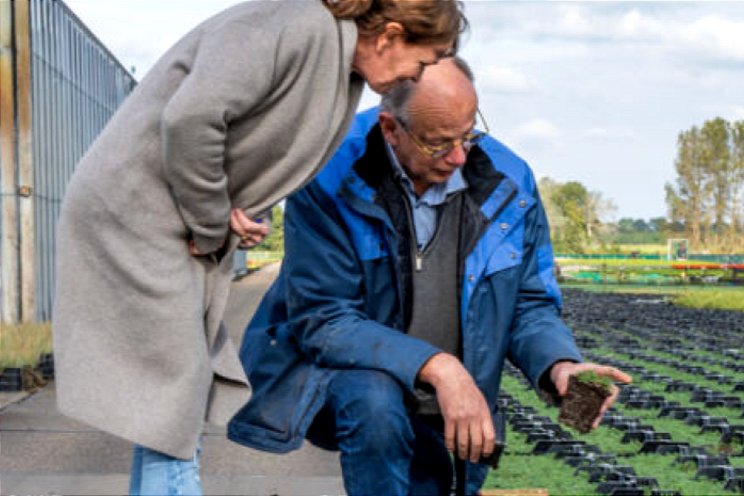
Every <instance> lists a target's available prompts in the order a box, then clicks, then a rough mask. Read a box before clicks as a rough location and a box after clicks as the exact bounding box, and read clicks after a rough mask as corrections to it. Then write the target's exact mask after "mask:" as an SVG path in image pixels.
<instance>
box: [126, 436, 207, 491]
mask: <svg viewBox="0 0 744 496" xmlns="http://www.w3.org/2000/svg"><path fill="white" fill-rule="evenodd" d="M200 454H201V447H197V448H196V453H194V457H193V458H190V459H188V460H181V459H178V458H174V457H172V456H169V455H166V454H164V453H159V452H157V451H154V450H151V449H150V448H146V447H144V446H140V445H135V446H134V451H133V455H132V472H131V477H130V479H129V494H130V495H131V496H201V495H202V489H201V479H200V478H199V456H200Z"/></svg>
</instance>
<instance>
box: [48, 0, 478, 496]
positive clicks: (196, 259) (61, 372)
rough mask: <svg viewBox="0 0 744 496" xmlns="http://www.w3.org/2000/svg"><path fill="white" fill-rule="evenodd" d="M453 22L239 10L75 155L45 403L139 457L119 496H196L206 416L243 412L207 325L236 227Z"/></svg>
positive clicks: (242, 227)
mask: <svg viewBox="0 0 744 496" xmlns="http://www.w3.org/2000/svg"><path fill="white" fill-rule="evenodd" d="M465 24H466V22H465V19H464V17H463V15H462V10H461V5H460V3H459V2H456V1H454V0H446V1H444V0H431V1H429V0H424V1H416V2H410V1H406V0H365V1H359V0H326V1H324V2H321V0H313V1H287V2H246V3H242V4H239V5H236V6H234V7H232V8H230V9H228V10H225V11H224V12H222V13H220V14H218V15H216V16H214V17H212V18H211V19H208V20H207V21H205V22H204V23H202V24H201V25H199V26H197V27H196V28H195V29H193V30H192V31H191V32H190V33H188V34H187V35H186V36H185V37H184V38H182V39H181V40H180V41H179V42H177V43H176V44H175V45H174V46H173V47H172V48H171V49H170V50H169V51H168V52H166V54H165V55H164V56H163V57H162V58H161V59H160V60H159V61H158V62H157V63H156V65H155V66H154V67H153V68H152V69H151V70H150V71H149V73H148V74H147V76H146V77H145V78H144V79H143V80H142V82H141V83H140V84H139V85H138V87H137V88H136V89H135V91H134V92H133V93H132V94H131V95H130V96H129V98H128V99H127V100H126V101H125V102H124V104H123V105H122V106H121V108H120V109H119V110H118V111H117V113H116V114H115V115H114V117H113V118H112V119H111V121H110V122H109V124H108V125H107V127H106V128H105V129H104V130H103V132H102V133H101V135H100V136H99V137H98V139H97V140H96V141H95V142H94V143H93V145H92V146H91V147H90V149H89V150H88V152H87V153H86V155H85V156H84V157H83V159H82V161H81V162H80V163H79V164H78V166H77V169H76V171H75V173H74V175H73V178H72V180H71V182H70V184H69V185H68V188H67V193H66V197H65V200H64V204H63V207H62V214H61V217H60V220H59V227H58V245H57V288H56V298H55V310H54V317H53V329H54V345H55V350H54V351H55V359H56V365H57V396H58V406H59V409H60V410H61V412H62V413H64V414H66V415H68V416H70V417H73V418H75V419H77V420H80V421H83V422H85V423H87V424H90V425H92V426H94V427H97V428H99V429H102V430H104V431H106V432H109V433H111V434H114V435H116V436H119V437H122V438H124V439H127V440H129V441H132V442H133V443H135V444H136V447H135V457H134V463H133V466H132V481H131V483H132V486H131V491H132V492H133V493H136V494H139V493H148V492H149V493H161V494H178V493H179V492H186V493H195V492H198V491H200V488H199V482H198V468H197V461H198V456H197V455H198V450H197V445H198V440H199V436H200V433H201V431H202V428H203V425H204V421H205V419H207V420H210V421H214V422H216V423H223V422H225V421H226V420H227V419H229V418H230V416H231V415H232V414H233V413H234V412H235V411H236V410H237V408H238V407H240V406H242V405H243V404H244V403H245V402H246V401H247V400H248V397H249V394H250V386H249V384H248V382H247V379H246V377H245V374H244V372H243V368H242V366H241V364H240V361H239V359H238V356H237V353H236V352H235V349H234V348H233V344H232V343H231V341H230V338H229V336H228V334H227V330H226V329H225V327H224V325H223V324H222V316H223V311H224V308H225V303H226V301H227V296H228V290H229V286H230V280H231V262H232V260H231V259H232V254H233V252H234V251H235V249H236V248H238V247H239V246H240V245H242V246H243V247H248V246H251V245H253V244H255V243H256V242H258V241H260V240H261V239H262V238H263V236H265V234H266V228H265V227H264V226H262V225H261V224H259V223H257V222H253V221H252V220H251V218H252V217H253V216H255V215H256V214H257V213H259V212H262V211H264V210H266V209H268V208H270V207H271V206H272V205H273V204H275V203H276V202H277V201H279V200H280V199H281V198H283V197H285V196H286V195H288V194H289V193H291V192H292V191H294V190H296V189H298V188H299V187H300V186H302V185H303V184H305V183H306V182H307V181H309V180H310V179H311V177H312V176H313V175H314V174H315V173H316V172H317V171H318V170H319V168H320V167H321V166H322V165H323V163H324V162H325V161H326V160H327V159H328V158H329V157H330V156H331V155H332V153H333V152H334V150H335V148H336V146H337V145H338V144H339V143H340V141H341V140H342V138H343V136H344V134H345V132H346V130H347V128H348V126H349V123H350V121H351V118H352V116H353V114H354V111H355V109H356V105H357V103H358V100H359V97H360V94H361V91H362V87H363V82H364V81H366V82H367V83H368V84H369V86H370V87H371V88H372V89H373V90H374V91H376V92H378V93H383V92H385V91H387V90H388V89H389V88H391V87H392V86H393V85H394V84H396V82H398V81H400V80H404V79H414V80H415V79H417V78H418V77H419V76H420V74H421V72H422V71H423V70H424V68H425V67H426V65H428V64H434V63H436V62H437V61H438V60H439V59H440V58H441V57H443V56H445V55H449V54H451V53H452V52H453V51H454V49H455V48H456V44H457V39H458V36H459V33H460V32H461V31H462V30H463V28H464V26H465ZM172 471H178V472H182V473H185V474H187V475H186V477H185V478H181V481H182V482H180V483H178V484H176V486H175V487H168V486H167V481H168V479H169V477H170V475H169V474H170V473H171V472H172ZM163 484H165V485H163ZM164 488H166V489H164Z"/></svg>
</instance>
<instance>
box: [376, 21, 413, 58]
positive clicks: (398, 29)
mask: <svg viewBox="0 0 744 496" xmlns="http://www.w3.org/2000/svg"><path fill="white" fill-rule="evenodd" d="M405 33H406V30H405V28H404V27H403V25H402V24H401V23H399V22H395V21H390V22H386V23H385V26H384V27H383V28H382V32H381V33H380V34H378V35H377V40H376V42H375V48H376V49H377V51H378V52H383V51H385V50H386V49H388V48H390V47H392V46H393V45H394V44H395V40H397V39H400V40H403V35H404V34H405Z"/></svg>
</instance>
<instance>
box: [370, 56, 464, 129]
mask: <svg viewBox="0 0 744 496" xmlns="http://www.w3.org/2000/svg"><path fill="white" fill-rule="evenodd" d="M473 80H474V78H473V72H472V71H471V69H470V67H469V66H468V64H467V62H465V61H464V60H463V59H461V58H460V57H448V58H445V59H442V60H440V61H439V62H438V63H437V64H433V65H430V66H427V67H426V69H425V70H424V72H423V73H422V75H421V77H420V78H419V81H418V82H416V83H414V82H413V81H410V80H406V81H403V82H401V83H400V84H398V85H397V86H396V87H395V88H393V89H392V90H391V91H389V92H388V93H386V94H385V95H383V97H382V103H381V106H382V108H383V110H386V111H388V112H390V113H391V114H392V115H394V116H395V117H396V118H397V119H398V120H400V121H401V122H402V123H403V124H405V125H410V124H411V122H410V121H411V117H412V115H411V114H419V113H421V112H422V111H426V110H427V109H430V110H434V108H433V107H432V105H434V107H435V108H441V109H442V111H445V110H444V109H445V108H450V107H451V106H452V105H455V106H456V105H458V102H459V105H462V103H463V102H464V101H470V102H477V97H476V93H475V87H474V86H473Z"/></svg>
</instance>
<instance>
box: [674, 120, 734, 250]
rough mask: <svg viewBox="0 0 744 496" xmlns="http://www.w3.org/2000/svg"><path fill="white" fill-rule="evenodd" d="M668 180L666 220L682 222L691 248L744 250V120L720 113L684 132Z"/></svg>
mask: <svg viewBox="0 0 744 496" xmlns="http://www.w3.org/2000/svg"><path fill="white" fill-rule="evenodd" d="M674 168H675V170H676V172H677V179H676V181H675V182H674V183H667V185H666V202H667V208H668V213H669V218H670V221H671V222H673V223H679V224H681V225H683V226H684V232H685V234H686V236H687V237H688V238H689V240H690V245H691V247H692V249H694V250H709V251H716V252H720V251H731V250H739V251H741V250H742V249H744V240H742V229H743V228H744V211H743V210H742V207H743V206H744V205H743V203H742V200H744V195H743V190H742V186H743V185H744V121H736V122H728V121H726V120H725V119H722V118H720V117H718V118H716V119H713V120H708V121H706V122H705V123H703V125H702V126H700V127H698V126H693V127H692V128H690V129H688V130H687V131H682V132H681V133H680V134H679V136H678V138H677V158H676V160H675V163H674Z"/></svg>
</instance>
